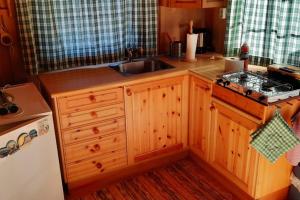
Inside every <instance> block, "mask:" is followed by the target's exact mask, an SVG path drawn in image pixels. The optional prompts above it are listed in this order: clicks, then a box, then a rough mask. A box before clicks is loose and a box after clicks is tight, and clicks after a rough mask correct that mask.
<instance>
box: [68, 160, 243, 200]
mask: <svg viewBox="0 0 300 200" xmlns="http://www.w3.org/2000/svg"><path fill="white" fill-rule="evenodd" d="M69 199H72V200H102V199H103V200H111V199H113V200H122V199H130V200H148V199H149V200H160V199H162V200H163V199H168V200H169V199H170V200H181V199H182V200H196V199H197V200H236V199H238V198H236V197H235V196H234V195H233V194H232V193H230V192H229V191H227V190H225V189H224V188H223V187H222V185H220V184H219V183H218V182H217V181H216V180H215V179H213V178H211V177H209V176H207V175H206V173H205V171H204V170H203V169H201V167H199V166H197V164H196V163H194V162H193V161H191V160H190V159H185V160H181V161H178V162H176V163H174V164H172V165H169V166H166V167H163V168H158V169H155V170H152V171H150V172H147V173H145V174H143V175H140V176H136V177H133V178H129V179H127V180H124V181H120V182H118V183H115V184H113V185H110V186H108V187H106V188H103V189H101V190H99V191H97V192H94V193H91V194H87V195H85V196H83V197H76V198H69Z"/></svg>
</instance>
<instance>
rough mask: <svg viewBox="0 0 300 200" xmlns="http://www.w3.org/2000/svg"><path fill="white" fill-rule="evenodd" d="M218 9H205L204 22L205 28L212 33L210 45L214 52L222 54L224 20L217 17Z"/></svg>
mask: <svg viewBox="0 0 300 200" xmlns="http://www.w3.org/2000/svg"><path fill="white" fill-rule="evenodd" d="M219 11H220V8H210V9H207V11H206V15H205V20H206V27H207V28H209V29H210V30H211V31H212V45H213V47H214V48H215V52H217V53H221V54H223V53H224V41H225V32H226V19H221V18H220V17H219Z"/></svg>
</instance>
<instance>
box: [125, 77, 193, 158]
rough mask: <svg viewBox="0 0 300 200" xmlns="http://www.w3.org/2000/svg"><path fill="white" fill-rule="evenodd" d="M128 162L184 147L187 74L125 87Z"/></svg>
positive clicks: (186, 112) (186, 130)
mask: <svg viewBox="0 0 300 200" xmlns="http://www.w3.org/2000/svg"><path fill="white" fill-rule="evenodd" d="M125 102H126V120H127V121H126V122H127V145H128V162H129V164H133V163H136V162H139V161H143V160H146V159H148V158H152V157H155V156H156V155H161V154H162V153H167V152H172V151H175V150H179V149H182V148H184V147H186V146H187V136H188V133H187V132H188V126H187V123H188V76H179V77H175V78H168V79H163V80H159V81H153V82H148V83H143V84H137V85H132V86H127V87H125Z"/></svg>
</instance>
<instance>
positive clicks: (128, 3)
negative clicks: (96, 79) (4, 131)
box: [16, 0, 157, 74]
mask: <svg viewBox="0 0 300 200" xmlns="http://www.w3.org/2000/svg"><path fill="white" fill-rule="evenodd" d="M16 4H17V14H18V24H19V29H20V38H21V43H22V47H23V55H24V56H23V57H24V63H25V67H26V70H27V71H28V72H29V73H31V74H38V73H41V72H46V71H53V70H61V69H67V68H71V67H77V66H86V65H95V64H101V63H107V62H115V61H119V60H122V59H123V58H124V52H125V49H126V48H129V47H143V48H144V49H145V53H147V54H151V55H152V54H155V52H156V46H157V2H156V0H148V1H135V0H110V1H96V0H91V1H87V0H72V1H70V0H43V1H40V0H20V1H16Z"/></svg>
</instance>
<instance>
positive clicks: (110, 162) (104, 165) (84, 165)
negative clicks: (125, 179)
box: [66, 150, 127, 182]
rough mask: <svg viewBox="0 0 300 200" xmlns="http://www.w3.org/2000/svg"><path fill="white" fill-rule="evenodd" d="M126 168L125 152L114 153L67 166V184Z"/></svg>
mask: <svg viewBox="0 0 300 200" xmlns="http://www.w3.org/2000/svg"><path fill="white" fill-rule="evenodd" d="M126 166H127V156H126V151H125V150H120V151H115V152H114V153H111V154H109V155H108V156H105V157H104V156H99V157H95V158H91V159H89V160H85V161H83V162H80V163H76V164H72V165H67V167H66V169H67V178H68V182H74V181H78V180H82V179H85V178H89V177H93V176H96V175H100V174H103V173H105V172H109V171H112V170H114V169H118V168H122V167H126Z"/></svg>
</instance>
